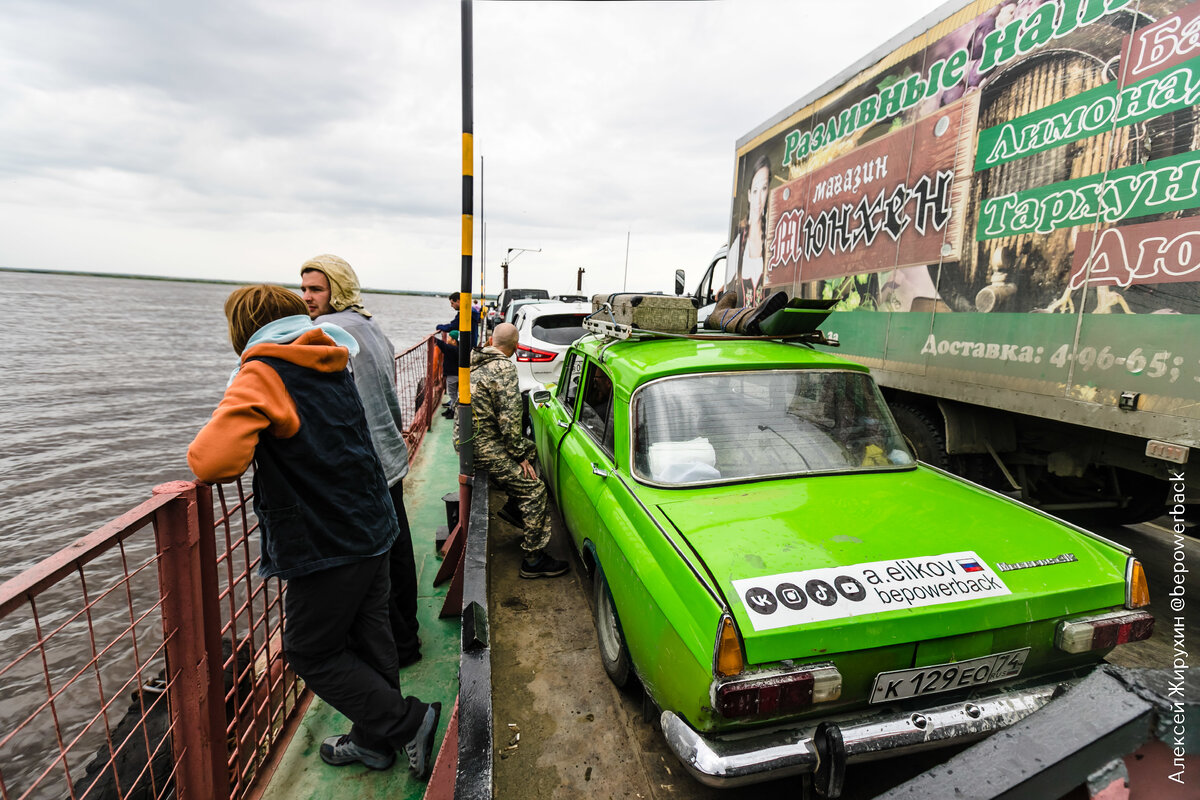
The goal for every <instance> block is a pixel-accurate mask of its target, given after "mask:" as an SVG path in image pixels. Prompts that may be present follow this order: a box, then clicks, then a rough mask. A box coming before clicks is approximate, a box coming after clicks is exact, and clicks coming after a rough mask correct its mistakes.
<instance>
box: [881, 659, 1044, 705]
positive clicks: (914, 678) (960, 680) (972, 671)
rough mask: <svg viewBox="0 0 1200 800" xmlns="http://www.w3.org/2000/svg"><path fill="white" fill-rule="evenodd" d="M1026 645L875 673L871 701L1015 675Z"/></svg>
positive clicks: (975, 684)
mask: <svg viewBox="0 0 1200 800" xmlns="http://www.w3.org/2000/svg"><path fill="white" fill-rule="evenodd" d="M1028 656H1029V648H1028V647H1025V648H1022V649H1020V650H1009V651H1007V652H1005V653H996V654H994V655H990V656H983V657H982V658H972V659H969V660H967V661H958V662H956V663H954V664H934V665H932V666H928V667H919V668H917V669H898V670H894V671H892V672H881V673H879V674H878V675H877V676H875V687H874V688H873V689H872V690H871V702H872V703H886V702H888V701H891V700H903V699H905V698H907V697H918V696H924V695H927V694H940V693H941V692H952V691H954V690H955V689H965V688H967V687H968V686H980V685H982V684H985V683H991V682H992V681H1002V680H1006V679H1008V678H1015V677H1016V676H1018V675H1020V674H1021V668H1022V667H1024V666H1025V659H1026V658H1027V657H1028Z"/></svg>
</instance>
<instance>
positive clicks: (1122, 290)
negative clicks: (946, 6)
mask: <svg viewBox="0 0 1200 800" xmlns="http://www.w3.org/2000/svg"><path fill="white" fill-rule="evenodd" d="M1198 31H1200V0H1193V2H1183V0H1142V1H1141V2H1132V1H1131V0H1040V1H1039V0H1000V1H999V2H994V3H991V4H989V3H987V2H980V3H973V4H969V5H967V6H965V7H964V8H963V9H961V10H960V11H958V12H953V13H951V15H950V16H949V17H948V18H947V19H946V20H944V21H942V22H940V23H936V24H933V25H932V26H931V27H929V28H928V30H927V31H925V32H924V33H923V34H920V35H918V36H916V37H915V38H913V39H911V40H909V41H907V42H903V43H902V44H900V45H899V46H897V47H895V48H894V49H892V50H883V49H881V50H880V51H877V52H876V53H875V54H874V55H873V56H872V57H871V59H870V60H869V63H868V64H867V66H865V67H863V68H862V69H861V70H860V71H859V72H857V73H855V74H853V75H851V76H850V77H849V78H847V79H846V80H845V81H844V82H843V83H842V84H841V85H840V86H839V87H834V88H831V89H830V88H828V87H823V88H822V89H821V90H820V91H818V92H814V94H813V97H814V98H815V99H813V100H812V102H809V103H808V104H807V105H803V106H801V107H800V108H799V109H798V110H796V111H795V112H794V113H793V114H791V115H790V116H788V117H786V118H783V119H781V120H779V121H777V122H774V123H772V124H771V125H770V126H769V127H765V128H763V129H762V130H760V131H758V132H756V133H754V134H751V135H750V136H748V137H746V138H745V140H744V141H742V142H740V143H739V148H738V161H737V167H736V172H735V180H736V182H735V195H734V202H733V215H732V219H731V221H730V237H729V242H730V246H729V253H728V257H727V259H726V261H725V274H724V276H721V275H715V276H714V277H713V286H714V289H716V288H717V287H719V289H717V290H716V291H715V292H714V294H716V295H720V294H721V293H723V292H736V295H737V302H738V303H752V302H755V301H758V300H761V299H762V298H764V297H766V296H767V295H768V294H769V293H771V292H772V291H775V290H777V289H783V290H786V291H787V292H788V294H789V295H790V296H792V297H804V298H813V299H826V300H831V301H833V302H834V303H835V305H834V311H835V313H834V315H833V316H832V317H831V320H830V326H831V328H832V329H835V330H837V331H838V333H839V334H840V335H841V337H842V351H843V352H846V353H848V354H851V355H854V354H862V355H863V356H864V357H867V358H869V359H872V365H873V366H877V367H878V366H886V367H887V368H888V369H891V370H893V371H899V372H906V373H909V374H926V373H927V372H928V370H929V369H931V368H934V367H941V366H943V365H946V364H947V362H952V363H953V364H954V367H953V369H955V370H966V372H961V373H956V378H955V379H956V380H970V381H980V382H984V383H987V382H988V381H991V382H992V384H993V385H996V386H1006V385H1008V384H1009V383H1011V378H1012V377H1013V376H1015V375H1017V374H1025V375H1030V377H1032V376H1031V373H1037V374H1038V375H1039V376H1040V378H1039V380H1044V381H1045V383H1039V384H1038V388H1037V391H1039V392H1043V393H1051V394H1055V393H1056V394H1059V395H1060V396H1064V397H1070V396H1086V397H1101V396H1103V397H1107V395H1102V394H1097V393H1096V392H1097V391H1099V390H1105V391H1109V392H1116V393H1120V392H1122V391H1128V390H1129V388H1130V385H1136V384H1137V383H1139V382H1140V381H1142V380H1146V379H1147V378H1146V376H1147V375H1148V374H1149V372H1150V370H1151V364H1154V365H1155V366H1154V370H1155V372H1156V373H1157V371H1158V370H1159V368H1160V367H1161V365H1160V364H1158V363H1157V362H1154V356H1155V354H1157V353H1160V352H1166V351H1168V350H1169V351H1170V352H1171V354H1172V355H1171V360H1170V362H1169V369H1177V370H1178V372H1177V374H1178V376H1179V377H1178V379H1177V381H1175V382H1173V383H1172V385H1171V386H1170V387H1169V389H1168V393H1169V394H1170V395H1171V396H1176V397H1178V398H1179V399H1181V400H1183V399H1188V400H1195V399H1200V357H1198V356H1200V345H1194V344H1192V343H1193V342H1195V341H1197V340H1200V332H1198V331H1197V330H1196V323H1195V315H1196V314H1198V313H1200V34H1198ZM864 311H866V312H891V313H888V314H886V315H884V318H885V322H883V323H875V322H868V321H867V320H865V319H859V318H858V315H857V312H864ZM840 312H856V313H855V314H854V315H849V316H847V315H845V314H843V313H840ZM907 314H920V315H930V314H931V315H932V317H931V318H930V319H928V320H924V321H921V320H918V321H917V322H916V323H914V324H912V325H909V324H902V323H901V322H900V318H902V317H904V316H905V315H907ZM1031 314H1035V315H1036V314H1047V315H1058V316H1067V317H1069V318H1071V319H1069V320H1064V324H1062V325H1057V324H1056V325H1052V326H1051V327H1053V328H1054V329H1055V330H1058V329H1059V328H1062V329H1063V330H1064V331H1065V332H1066V337H1065V340H1063V339H1062V338H1061V337H1058V336H1056V338H1055V342H1054V343H1053V346H1051V344H1050V343H1047V342H1034V341H1027V342H1022V343H1021V349H1020V350H1019V351H1018V352H1019V353H1023V354H1024V355H1025V356H1027V358H999V357H997V358H990V357H987V356H986V354H987V353H988V352H989V351H988V349H987V345H989V344H996V345H998V346H999V347H1000V350H999V351H998V352H1000V353H1004V352H1007V351H1005V350H1004V345H1005V344H1016V343H1017V342H1016V341H1015V340H1013V337H1012V336H1010V335H1009V331H1011V330H1013V329H1016V330H1020V329H1021V327H1022V323H1020V322H1014V321H1004V320H1002V319H1001V318H1002V317H1008V316H1010V315H1016V316H1017V317H1018V318H1020V317H1025V316H1027V315H1031ZM1150 315H1154V316H1161V317H1162V319H1159V320H1156V321H1154V324H1150V323H1151V320H1150V319H1149V316H1150ZM1108 317H1116V318H1118V319H1123V320H1125V321H1124V322H1113V323H1112V324H1109V323H1107V322H1106V323H1105V324H1099V320H1100V319H1102V318H1108ZM959 318H961V319H959ZM952 319H953V320H954V321H953V322H951V320H952ZM1035 327H1045V326H1035ZM909 329H912V332H913V335H911V336H910V335H909ZM917 331H920V334H919V335H917V333H916V332H917ZM1164 331H1167V332H1168V333H1164ZM1170 331H1174V333H1173V334H1171V333H1169V332H1170ZM880 335H881V337H882V338H871V340H870V341H867V337H880ZM931 335H932V338H933V339H934V343H933V344H932V345H931V344H930V343H929V341H928V338H930V337H931ZM1164 335H1165V336H1167V337H1168V338H1172V337H1173V338H1174V342H1173V343H1172V344H1171V346H1170V347H1169V348H1168V347H1166V346H1164V345H1162V344H1157V345H1154V346H1153V347H1154V349H1153V350H1152V351H1151V350H1150V349H1148V348H1150V347H1151V345H1150V344H1149V342H1150V340H1152V339H1153V340H1159V339H1161V338H1162V337H1163V336H1164ZM1101 336H1115V337H1116V338H1114V339H1113V340H1112V341H1108V340H1101V339H1100V338H1098V337H1101ZM1010 340H1012V341H1010ZM1143 340H1144V341H1143ZM943 342H948V344H946V345H945V347H946V348H950V349H942V348H943ZM956 342H958V343H961V342H967V343H971V344H972V346H971V347H970V348H966V350H964V348H963V346H962V345H961V344H960V345H959V346H957V347H956V346H955V343H956ZM1064 344H1065V345H1066V346H1067V350H1066V351H1065V352H1062V347H1063V345H1064ZM979 346H982V351H980V350H979ZM1027 346H1032V347H1033V349H1032V350H1027V349H1024V348H1026V347H1027ZM1139 347H1140V348H1142V350H1141V353H1140V354H1139V353H1138V352H1137V351H1138V348H1139ZM1039 348H1040V352H1039ZM1089 348H1090V349H1089ZM1105 348H1108V351H1107V352H1108V353H1110V354H1111V355H1112V357H1113V362H1112V365H1110V366H1112V369H1109V370H1098V369H1097V368H1096V367H1095V365H1096V364H1098V363H1100V362H1101V359H1100V356H1099V354H1100V353H1102V352H1106V351H1105ZM981 353H982V355H981ZM1121 357H1124V358H1125V359H1127V361H1126V362H1124V365H1128V364H1133V365H1140V364H1141V360H1142V358H1143V357H1144V358H1145V359H1146V366H1145V367H1144V368H1143V369H1122V368H1121V367H1122V366H1124V365H1120V364H1117V362H1116V359H1118V358H1121ZM1051 359H1053V360H1054V361H1055V362H1057V363H1052V361H1051ZM1175 359H1179V363H1175ZM1105 363H1107V362H1105ZM1085 365H1086V366H1085ZM947 368H949V367H947ZM989 375H990V376H995V377H994V378H988V377H986V376H989ZM1131 377H1132V378H1133V379H1134V380H1132V382H1131V380H1130V379H1131ZM1026 380H1027V379H1026ZM1156 380H1161V376H1160V378H1159V379H1156ZM1110 381H1111V382H1110Z"/></svg>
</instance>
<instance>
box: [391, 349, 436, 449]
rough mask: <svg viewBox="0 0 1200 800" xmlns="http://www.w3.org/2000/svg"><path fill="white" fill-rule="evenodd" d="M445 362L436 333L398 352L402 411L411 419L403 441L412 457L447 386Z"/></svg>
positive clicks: (397, 360) (398, 393)
mask: <svg viewBox="0 0 1200 800" xmlns="http://www.w3.org/2000/svg"><path fill="white" fill-rule="evenodd" d="M444 338H445V337H443V339H444ZM442 365H443V356H442V351H441V350H440V349H438V346H437V345H436V344H434V337H433V336H426V337H425V338H424V339H422V340H421V341H420V343H419V344H415V345H413V346H412V347H410V348H408V349H407V350H405V351H404V352H403V353H401V354H400V355H398V356H396V395H397V396H398V397H399V399H400V411H401V412H402V413H403V415H404V419H406V420H408V421H409V423H408V425H407V427H406V428H405V429H404V441H405V443H406V444H407V445H408V452H409V459H410V460H411V458H412V453H414V452H415V451H416V450H417V448H418V447H420V446H421V439H422V438H423V437H424V436H425V431H427V430H429V428H430V427H431V425H430V422H431V421H432V419H433V414H434V412H435V411H436V410H437V406H438V399H439V398H440V397H441V396H442V392H443V390H445V388H446V378H445V376H444V375H443V372H442Z"/></svg>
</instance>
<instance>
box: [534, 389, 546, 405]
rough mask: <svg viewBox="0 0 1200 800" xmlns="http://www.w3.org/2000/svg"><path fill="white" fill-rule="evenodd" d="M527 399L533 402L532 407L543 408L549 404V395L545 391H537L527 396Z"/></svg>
mask: <svg viewBox="0 0 1200 800" xmlns="http://www.w3.org/2000/svg"><path fill="white" fill-rule="evenodd" d="M529 398H530V399H531V400H533V402H534V405H539V406H544V405H546V403H549V402H550V393H549V392H548V391H546V390H545V389H538V390H537V391H536V392H534V393H533V394H531V395H529Z"/></svg>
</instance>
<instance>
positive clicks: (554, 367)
mask: <svg viewBox="0 0 1200 800" xmlns="http://www.w3.org/2000/svg"><path fill="white" fill-rule="evenodd" d="M591 313H592V306H591V304H590V303H559V302H555V301H546V300H543V301H541V302H536V303H528V304H524V305H522V306H521V307H519V308H517V310H516V312H515V313H514V314H513V318H512V323H513V324H514V325H516V326H517V330H518V331H519V332H520V341H519V342H518V344H517V352H516V353H514V354H513V361H515V362H516V364H517V376H518V378H519V380H520V386H521V392H522V393H525V392H528V391H530V390H531V389H540V388H542V387H543V385H544V384H546V383H549V382H553V381H555V380H557V379H558V373H559V371H560V369H561V367H562V357H563V353H565V352H566V351H567V348H568V347H570V346H571V344H572V343H573V342H574V341H575V340H576V339H578V338H579V337H580V336H583V335H584V333H586V331H585V330H584V329H583V320H584V318H585V317H586V316H587V315H588V314H591Z"/></svg>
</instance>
